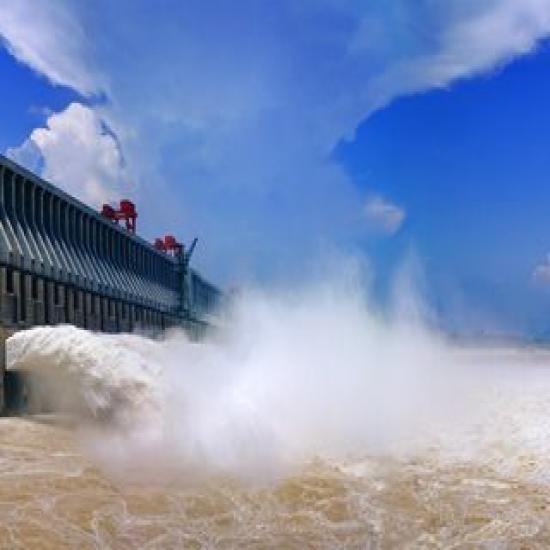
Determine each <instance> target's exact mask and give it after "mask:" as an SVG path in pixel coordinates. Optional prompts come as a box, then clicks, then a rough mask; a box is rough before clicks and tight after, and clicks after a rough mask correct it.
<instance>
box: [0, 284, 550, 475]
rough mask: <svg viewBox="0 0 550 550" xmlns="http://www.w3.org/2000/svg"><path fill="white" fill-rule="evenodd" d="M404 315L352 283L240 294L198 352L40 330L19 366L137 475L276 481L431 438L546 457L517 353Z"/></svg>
mask: <svg viewBox="0 0 550 550" xmlns="http://www.w3.org/2000/svg"><path fill="white" fill-rule="evenodd" d="M396 311H398V312H399V315H398V317H397V318H393V317H392V316H382V315H381V314H379V313H376V312H374V311H373V309H372V308H370V307H368V306H367V303H366V301H365V300H364V297H363V296H362V295H361V293H360V292H359V291H358V290H357V287H356V285H354V284H347V285H343V286H342V285H341V284H323V285H317V286H316V287H314V288H310V289H306V290H304V291H303V292H294V293H288V294H286V295H285V294H282V293H281V294H279V295H277V296H274V295H269V296H268V295H265V294H261V293H245V294H243V295H242V296H240V297H239V298H238V299H237V300H236V301H235V304H234V305H233V307H232V308H231V310H230V311H228V312H226V313H225V315H224V319H223V326H222V327H221V328H220V329H219V330H218V331H217V332H216V333H214V334H211V335H209V336H208V337H207V338H206V339H205V340H204V341H202V342H200V343H196V342H191V341H190V340H189V339H188V338H187V337H186V336H185V335H184V334H182V333H179V332H176V333H172V334H169V335H168V336H167V337H166V338H165V339H163V340H160V341H150V340H146V339H143V338H141V337H139V336H129V335H101V334H92V333H89V332H86V331H83V330H79V329H76V328H74V327H69V326H61V327H55V328H50V327H42V328H36V329H32V330H29V331H24V332H20V333H17V334H16V335H15V336H13V337H12V339H11V340H10V342H9V357H8V360H9V361H8V362H9V368H12V369H13V368H17V369H24V370H27V371H31V372H32V373H33V374H35V375H36V374H38V375H39V376H38V378H37V381H39V380H47V381H48V383H47V384H46V385H42V386H41V387H42V388H43V389H44V390H45V391H46V392H47V396H46V397H47V399H48V400H49V402H50V404H52V405H53V406H54V407H55V409H56V410H61V411H63V412H68V413H71V414H72V415H74V416H75V417H76V418H79V419H80V423H81V426H82V430H83V433H84V434H85V441H86V446H87V447H88V448H89V450H90V451H91V452H92V455H93V456H94V457H95V458H96V459H97V460H98V461H99V462H100V464H101V465H102V466H103V467H105V468H106V469H107V470H108V471H110V472H111V473H112V474H113V475H119V476H123V477H125V478H128V477H130V478H131V479H134V480H135V479H140V480H151V479H159V478H160V479H163V480H164V481H166V478H168V479H171V478H173V477H174V476H178V477H181V478H184V479H185V480H187V481H189V480H196V479H201V478H202V477H203V476H209V475H212V474H230V475H236V476H238V477H240V478H245V479H258V478H259V479H270V478H271V477H272V476H274V475H275V476H277V475H279V474H281V473H284V472H286V471H288V468H291V469H292V468H294V467H299V466H300V465H301V464H303V463H304V461H308V460H311V459H313V458H314V457H330V458H331V459H336V460H346V459H349V458H353V457H359V458H360V457H362V456H366V455H369V454H377V453H390V454H392V456H394V457H398V456H403V454H402V453H403V452H405V451H406V453H410V452H417V451H418V450H419V449H424V450H426V449H427V448H430V446H434V445H437V446H438V448H440V449H442V448H445V449H447V451H448V452H449V453H450V455H453V456H460V457H462V458H461V459H464V458H465V457H468V456H471V455H472V454H474V455H476V454H477V455H480V456H483V459H484V460H492V458H491V457H493V458H494V457H496V459H495V460H499V461H500V463H502V462H503V461H502V449H501V447H498V446H495V445H494V442H495V441H496V442H502V441H505V442H506V445H508V447H509V448H508V450H507V453H506V457H507V458H508V459H510V460H516V459H517V460H518V461H520V462H521V460H523V458H522V457H523V456H524V455H525V454H526V453H529V452H537V453H538V452H539V451H541V449H542V451H544V452H546V449H547V445H546V443H545V441H546V438H545V437H541V436H542V435H543V434H542V433H541V431H540V426H541V425H542V426H544V425H545V423H546V424H548V422H547V416H548V415H546V416H544V418H540V417H539V418H537V419H536V425H535V424H533V419H532V418H531V417H530V416H529V414H530V410H531V409H530V408H529V407H531V405H529V403H527V405H529V406H526V404H525V403H522V402H521V399H524V398H525V396H530V393H529V392H530V391H531V390H533V391H535V392H536V395H539V396H540V395H541V390H543V391H542V394H544V395H546V390H547V389H548V388H547V386H548V384H546V385H544V384H542V385H540V382H541V379H540V378H537V379H536V380H535V381H534V382H533V385H529V386H527V385H526V381H525V376H526V372H525V371H524V370H523V369H522V371H521V373H520V376H516V374H517V373H515V374H513V375H510V372H511V370H510V368H509V365H508V367H507V366H506V365H498V363H499V362H502V358H503V357H504V358H505V361H504V362H505V363H510V362H511V363H518V362H521V361H522V356H521V354H519V352H517V353H516V352H514V351H512V352H509V351H507V352H494V353H489V352H480V351H479V350H470V351H468V350H464V349H463V350H458V349H452V348H451V347H450V346H449V345H448V344H445V343H444V341H443V340H442V339H441V338H440V337H438V336H437V335H435V334H433V333H431V332H429V331H428V330H427V329H426V328H424V327H423V326H422V324H421V323H420V322H419V321H418V319H417V320H415V321H411V320H410V319H408V318H407V316H406V315H405V316H404V315H403V313H402V312H403V308H399V307H398V308H396ZM499 354H500V355H499ZM544 360H546V359H545V357H544V356H541V357H538V358H535V359H529V362H530V363H531V365H530V366H533V365H534V366H536V364H537V363H539V362H544ZM497 365H498V370H495V369H494V368H493V367H496V366H497ZM495 372H496V375H495ZM536 372H538V370H537V369H535V368H533V369H531V371H530V372H529V375H528V376H529V377H532V375H533V373H536ZM535 378H536V377H535ZM518 380H521V382H522V391H523V393H522V392H518V391H517V389H516V384H517V382H518ZM40 384H42V382H41V383H40ZM52 388H55V390H54V389H52ZM526 388H527V389H526ZM39 393H40V392H39ZM518 403H519V405H518ZM536 403H538V401H536V402H535V405H533V406H534V407H535V409H536V408H537V407H538V405H537V404H536ZM527 413H529V414H528V415H527V420H526V416H525V415H526V414H527ZM542 451H541V452H542ZM450 455H449V456H450ZM518 457H519V458H518Z"/></svg>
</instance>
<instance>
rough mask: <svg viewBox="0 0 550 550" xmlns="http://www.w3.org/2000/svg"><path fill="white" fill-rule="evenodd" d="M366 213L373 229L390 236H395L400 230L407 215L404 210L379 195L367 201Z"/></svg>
mask: <svg viewBox="0 0 550 550" xmlns="http://www.w3.org/2000/svg"><path fill="white" fill-rule="evenodd" d="M364 212H365V217H366V219H367V220H368V222H369V225H370V226H371V227H372V228H373V229H376V230H378V231H382V232H383V233H387V234H388V235H393V234H394V233H396V232H397V231H398V230H399V228H400V227H401V226H402V225H403V222H404V221H405V215H406V214H405V210H404V209H403V208H401V207H399V206H397V205H396V204H393V203H392V202H390V201H388V200H387V199H384V198H383V197H380V196H378V195H376V196H371V197H369V198H368V199H367V201H366V202H365V209H364Z"/></svg>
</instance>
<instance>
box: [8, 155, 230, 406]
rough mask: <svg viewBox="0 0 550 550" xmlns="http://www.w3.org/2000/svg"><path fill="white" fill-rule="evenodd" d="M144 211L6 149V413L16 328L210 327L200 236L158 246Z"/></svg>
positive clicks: (213, 292) (215, 295) (215, 296)
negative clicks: (195, 264) (198, 253)
mask: <svg viewBox="0 0 550 550" xmlns="http://www.w3.org/2000/svg"><path fill="white" fill-rule="evenodd" d="M136 217H137V214H136V212H135V209H134V206H133V204H132V203H130V201H121V208H120V210H115V208H113V207H112V206H110V205H104V206H103V211H102V212H98V211H95V210H93V209H92V208H90V207H88V206H87V205H85V204H84V203H82V202H80V201H79V200H77V199H75V198H74V197H72V196H70V195H68V194H67V193H65V192H63V191H62V190H61V189H58V188H57V187H55V186H54V185H52V184H51V183H49V182H47V181H45V180H43V179H41V178H39V177H38V176H36V175H35V174H33V173H32V172H29V171H28V170H26V169H25V168H23V167H21V166H19V165H17V164H16V163H14V162H13V161H11V160H9V159H7V158H5V157H3V156H1V155H0V379H1V381H2V387H1V388H0V411H4V409H5V403H6V397H8V398H9V396H7V395H6V393H9V391H10V390H9V385H10V381H9V379H7V378H6V375H5V344H6V339H7V338H8V337H9V336H10V335H12V334H13V333H14V332H16V331H18V330H22V329H25V328H29V327H32V326H36V325H56V324H62V323H69V324H73V325H76V326H78V327H82V328H86V329H90V330H93V331H102V332H133V331H138V332H152V333H157V332H160V331H162V330H164V329H167V328H170V327H175V326H180V327H182V328H184V329H185V330H187V331H190V332H191V333H193V334H199V333H200V332H201V331H202V330H204V327H205V326H206V318H207V317H208V314H209V312H211V311H212V310H213V309H214V307H215V306H216V305H217V303H218V302H219V299H220V296H221V293H220V291H219V290H218V289H217V288H216V287H215V286H214V285H212V284H210V283H209V282H208V281H206V280H205V279H204V278H203V277H202V276H201V275H200V274H199V273H198V272H197V271H196V270H194V269H192V268H190V267H189V260H190V257H191V254H192V252H193V249H194V246H195V244H196V240H195V241H194V242H193V244H192V245H191V246H190V247H189V249H188V250H187V249H186V248H185V247H184V246H183V245H182V244H180V243H179V242H178V241H177V240H176V239H175V238H174V237H172V236H166V237H165V238H164V239H157V240H156V241H155V243H154V244H151V243H149V242H147V241H146V240H144V239H142V238H140V237H139V236H137V235H136V234H135V221H136ZM119 220H125V221H126V225H125V226H124V225H119V224H118V221H119Z"/></svg>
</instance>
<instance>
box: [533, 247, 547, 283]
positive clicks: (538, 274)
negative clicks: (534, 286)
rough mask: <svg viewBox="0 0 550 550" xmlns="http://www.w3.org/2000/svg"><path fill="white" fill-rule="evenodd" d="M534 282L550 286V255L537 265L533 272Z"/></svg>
mask: <svg viewBox="0 0 550 550" xmlns="http://www.w3.org/2000/svg"><path fill="white" fill-rule="evenodd" d="M533 281H535V282H536V283H539V284H543V285H548V284H550V254H548V255H547V256H546V258H545V259H544V261H543V262H541V263H540V264H539V265H537V266H536V267H535V269H534V271H533Z"/></svg>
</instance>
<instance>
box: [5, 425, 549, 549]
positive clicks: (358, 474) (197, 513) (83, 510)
mask: <svg viewBox="0 0 550 550" xmlns="http://www.w3.org/2000/svg"><path fill="white" fill-rule="evenodd" d="M0 444H1V454H0V511H1V513H0V547H2V548H52V549H54V548H76V547H78V548H81V549H84V548H297V549H298V548H479V547H485V548H548V547H550V512H549V510H550V486H549V485H547V484H545V483H535V482H525V481H520V480H519V479H514V477H510V476H503V475H502V474H499V473H497V472H496V471H494V470H492V469H491V468H488V467H482V466H478V465H475V464H472V463H463V464H460V463H457V464H453V465H452V466H450V465H443V464H440V463H438V461H437V460H436V459H435V457H430V456H425V457H423V458H422V459H421V460H418V459H417V460H410V461H396V460H394V459H391V458H380V457H378V458H376V459H374V458H372V459H369V458H365V459H364V460H362V461H361V462H360V463H355V464H354V465H352V466H350V465H342V464H333V463H327V462H321V461H317V462H313V463H311V464H308V465H304V467H303V469H302V471H300V472H299V473H297V474H295V475H292V476H289V477H287V478H285V479H282V480H279V481H277V482H276V483H273V484H270V485H269V486H263V487H261V488H258V487H256V488H252V487H250V486H247V485H245V484H242V483H239V482H236V481H230V480H224V479H212V480H209V481H208V482H205V483H202V484H200V485H199V486H196V487H193V488H178V487H177V483H176V486H170V487H167V486H164V485H157V486H147V485H145V486H140V485H135V484H134V485H132V484H129V485H126V484H120V483H116V482H113V481H110V480H109V479H108V478H107V477H106V476H105V475H103V474H102V473H101V472H100V471H99V470H98V469H97V468H96V467H94V465H93V464H92V463H91V462H90V461H89V460H87V459H86V458H85V457H84V456H83V454H82V452H81V451H80V450H79V444H78V437H76V438H75V431H74V429H73V428H69V427H67V426H64V425H63V424H61V425H60V424H59V423H58V422H57V421H56V420H55V419H47V418H44V417H39V418H32V417H31V418H4V419H2V420H0Z"/></svg>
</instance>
